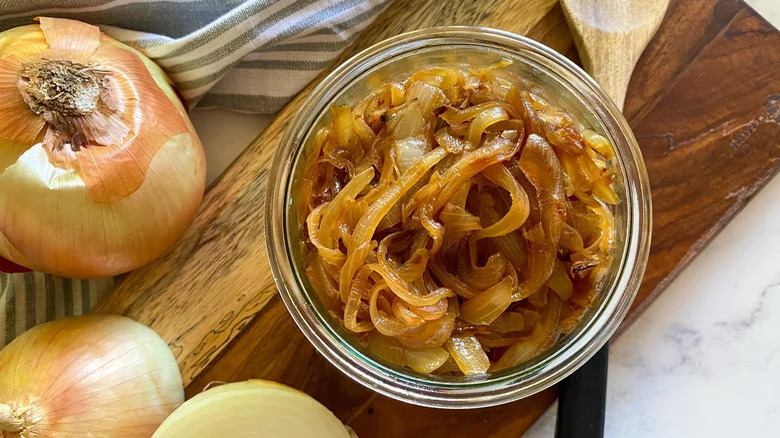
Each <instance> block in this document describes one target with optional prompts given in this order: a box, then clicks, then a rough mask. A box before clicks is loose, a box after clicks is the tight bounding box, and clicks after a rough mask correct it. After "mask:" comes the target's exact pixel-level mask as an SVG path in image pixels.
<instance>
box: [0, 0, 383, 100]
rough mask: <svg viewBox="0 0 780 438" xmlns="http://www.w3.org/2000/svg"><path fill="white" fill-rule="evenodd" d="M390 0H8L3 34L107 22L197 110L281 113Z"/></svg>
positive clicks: (2, 2)
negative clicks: (51, 22) (40, 24)
mask: <svg viewBox="0 0 780 438" xmlns="http://www.w3.org/2000/svg"><path fill="white" fill-rule="evenodd" d="M389 3H390V0H68V1H63V2H61V1H56V0H26V1H19V0H0V14H1V15H0V30H6V29H10V28H12V27H16V26H21V25H24V24H30V23H33V21H32V19H33V18H34V17H36V16H39V15H45V16H48V17H62V18H72V19H76V20H81V21H85V22H88V23H91V24H96V25H99V26H100V28H101V30H103V31H104V32H106V33H107V34H109V35H111V36H113V37H115V38H117V39H119V40H120V41H123V42H126V43H128V44H131V45H133V46H134V47H136V48H138V49H139V50H141V51H142V52H144V53H145V54H146V55H147V56H149V57H150V58H151V59H153V60H154V61H155V62H156V63H157V64H159V65H160V66H162V68H163V69H164V70H165V71H166V72H167V73H168V75H169V76H170V77H171V79H172V80H173V81H174V82H175V83H176V85H177V87H178V88H179V91H180V92H181V93H182V95H183V96H184V97H185V98H186V99H187V101H188V103H189V104H190V107H192V106H194V105H196V104H198V105H200V106H222V107H228V108H233V109H237V110H242V111H249V112H260V113H274V112H276V111H278V110H279V109H281V108H282V106H284V104H285V103H287V102H288V101H289V100H290V99H291V98H292V97H293V96H294V95H295V94H297V93H298V91H299V90H300V89H301V88H303V86H304V85H306V84H307V83H309V82H310V81H311V80H312V79H314V77H315V76H316V75H317V74H318V73H319V72H320V71H322V70H323V69H324V68H325V67H327V66H328V65H330V63H332V62H333V60H334V59H335V58H336V56H338V54H339V53H340V52H341V50H342V49H344V47H346V46H347V45H348V44H349V43H350V42H351V41H352V40H353V38H354V37H355V36H357V34H358V32H360V30H362V29H363V28H364V27H366V26H367V25H368V24H370V23H371V21H372V20H373V19H374V18H375V17H376V16H377V15H378V14H379V13H380V12H381V11H382V9H384V8H385V6H387V5H388V4H389Z"/></svg>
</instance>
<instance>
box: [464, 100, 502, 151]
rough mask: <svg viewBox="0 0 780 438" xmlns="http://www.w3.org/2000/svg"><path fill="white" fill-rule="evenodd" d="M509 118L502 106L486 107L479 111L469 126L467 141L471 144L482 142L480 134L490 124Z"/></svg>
mask: <svg viewBox="0 0 780 438" xmlns="http://www.w3.org/2000/svg"><path fill="white" fill-rule="evenodd" d="M507 119H509V114H507V112H506V110H505V109H504V108H502V107H498V106H497V107H493V108H488V109H486V110H484V111H482V112H481V113H479V114H478V115H477V116H476V117H474V120H472V122H471V126H469V133H468V141H469V143H471V144H473V145H475V146H476V145H479V144H480V143H481V142H482V134H483V133H484V132H485V130H486V129H487V128H488V127H489V126H490V125H492V124H494V123H496V122H500V121H502V120H507Z"/></svg>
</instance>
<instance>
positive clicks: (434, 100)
mask: <svg viewBox="0 0 780 438" xmlns="http://www.w3.org/2000/svg"><path fill="white" fill-rule="evenodd" d="M406 96H407V97H406V98H407V99H409V100H410V101H411V100H417V101H418V102H419V103H420V111H422V114H423V116H424V117H428V116H429V115H430V114H431V113H433V110H435V109H437V108H441V107H443V106H445V105H449V104H450V101H449V99H447V96H445V95H444V93H443V92H442V91H441V90H440V89H439V88H437V87H434V86H431V85H428V84H426V83H425V82H422V81H412V82H411V84H410V85H409V88H408V89H407V91H406Z"/></svg>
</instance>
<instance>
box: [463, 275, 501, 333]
mask: <svg viewBox="0 0 780 438" xmlns="http://www.w3.org/2000/svg"><path fill="white" fill-rule="evenodd" d="M513 289H514V284H513V282H512V279H511V278H509V277H506V278H504V279H503V280H501V281H500V282H499V283H498V284H496V285H495V286H493V287H491V288H490V289H487V290H486V291H484V292H482V293H480V294H479V295H477V296H475V297H474V298H471V299H469V300H467V301H466V302H464V303H463V304H461V305H460V318H461V319H462V320H464V321H468V322H470V323H472V324H477V325H488V324H490V323H491V322H493V321H494V320H495V319H496V318H498V315H500V314H501V313H503V312H504V311H505V310H506V309H507V307H509V304H511V303H512V292H513Z"/></svg>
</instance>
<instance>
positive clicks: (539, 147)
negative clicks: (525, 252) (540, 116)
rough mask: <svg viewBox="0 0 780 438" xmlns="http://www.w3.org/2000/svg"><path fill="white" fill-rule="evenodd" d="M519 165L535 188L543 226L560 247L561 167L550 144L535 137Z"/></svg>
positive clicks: (563, 214)
mask: <svg viewBox="0 0 780 438" xmlns="http://www.w3.org/2000/svg"><path fill="white" fill-rule="evenodd" d="M518 166H520V169H521V170H522V171H523V173H524V174H525V176H526V177H527V178H528V180H529V181H531V183H532V184H533V185H534V187H535V188H536V195H537V198H538V199H539V209H540V214H541V220H542V226H543V228H544V231H545V233H546V234H547V235H548V236H549V237H550V240H551V242H552V243H553V244H554V245H557V244H558V240H559V239H560V236H561V227H562V224H563V222H565V219H566V194H565V192H564V190H563V171H562V170H561V164H560V162H558V158H557V156H556V155H555V152H554V151H553V149H552V148H551V147H550V145H549V144H547V142H546V141H544V139H543V138H541V137H539V136H538V135H535V134H532V135H531V136H529V137H528V140H527V141H526V143H525V147H523V152H522V153H521V155H520V161H518Z"/></svg>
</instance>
